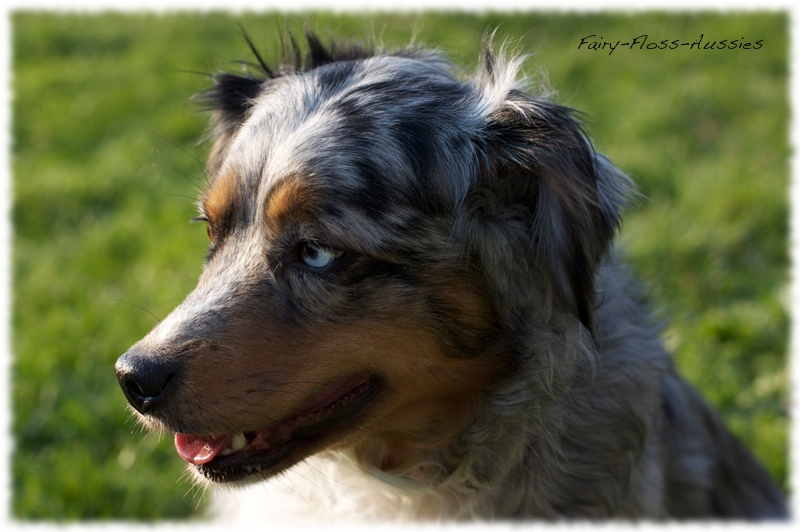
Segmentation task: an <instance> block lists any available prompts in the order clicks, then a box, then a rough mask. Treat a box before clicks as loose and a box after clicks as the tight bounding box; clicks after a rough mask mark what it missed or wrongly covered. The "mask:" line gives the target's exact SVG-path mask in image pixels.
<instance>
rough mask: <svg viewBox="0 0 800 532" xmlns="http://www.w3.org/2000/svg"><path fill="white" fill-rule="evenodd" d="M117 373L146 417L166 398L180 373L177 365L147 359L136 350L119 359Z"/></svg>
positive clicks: (131, 399)
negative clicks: (146, 414)
mask: <svg viewBox="0 0 800 532" xmlns="http://www.w3.org/2000/svg"><path fill="white" fill-rule="evenodd" d="M115 370H116V373H117V379H118V380H119V384H120V387H121V388H122V391H123V392H124V393H125V397H127V399H128V402H129V403H130V404H131V406H132V407H134V408H135V409H136V410H138V411H139V412H141V413H142V414H144V413H147V412H149V411H150V410H151V409H152V408H153V407H155V406H156V405H157V404H159V403H161V402H163V401H164V400H165V399H166V397H167V396H168V395H169V391H170V389H171V388H172V386H171V384H172V382H173V379H174V377H175V375H176V374H177V370H176V367H175V365H174V364H173V363H171V362H168V361H163V360H160V359H153V358H151V357H147V356H145V355H143V354H142V353H141V352H139V351H138V350H136V349H135V348H134V349H131V350H130V351H128V352H127V353H125V354H124V355H122V356H121V357H120V358H119V360H117V364H116V366H115Z"/></svg>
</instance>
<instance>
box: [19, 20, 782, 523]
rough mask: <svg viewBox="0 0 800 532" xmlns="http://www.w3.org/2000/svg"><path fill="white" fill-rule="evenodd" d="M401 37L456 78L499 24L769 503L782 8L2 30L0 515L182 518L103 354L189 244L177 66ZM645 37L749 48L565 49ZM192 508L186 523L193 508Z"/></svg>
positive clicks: (33, 24)
mask: <svg viewBox="0 0 800 532" xmlns="http://www.w3.org/2000/svg"><path fill="white" fill-rule="evenodd" d="M306 22H307V23H308V24H310V26H311V27H312V28H314V29H316V30H317V31H318V32H319V33H320V34H321V36H322V37H325V38H326V37H328V36H331V35H333V36H364V35H366V34H368V33H370V32H374V33H375V34H376V35H377V36H378V37H379V40H382V41H383V42H385V43H386V44H388V45H402V44H405V43H407V42H408V41H409V40H410V38H411V37H412V36H414V35H415V36H416V40H417V41H418V42H421V43H426V44H428V45H431V46H435V47H438V48H440V49H442V50H444V51H445V52H446V53H447V54H448V55H449V57H450V58H451V59H452V60H453V61H455V62H456V63H457V64H459V65H462V66H464V67H465V70H464V71H465V72H470V71H472V70H473V69H474V68H475V66H476V65H477V58H478V53H479V47H480V41H481V36H482V34H483V33H484V31H485V30H486V29H487V28H494V27H496V26H499V27H500V30H499V33H498V36H499V38H500V39H505V38H510V39H514V40H515V42H516V43H517V44H518V47H519V48H520V49H521V50H523V51H525V52H535V54H536V56H535V58H534V59H533V60H531V61H529V63H528V70H527V72H528V73H529V74H530V75H531V76H532V77H533V78H535V79H541V78H542V77H543V75H542V73H543V72H544V73H546V78H547V79H548V80H549V83H550V85H551V86H552V87H553V88H554V89H556V90H557V91H558V94H557V96H556V99H557V100H558V101H560V102H561V103H564V104H567V105H570V106H572V107H576V108H578V109H580V110H582V111H584V112H585V113H586V114H585V117H586V122H587V129H588V131H589V133H590V134H591V136H592V137H593V138H594V139H595V141H596V143H597V147H598V149H599V150H600V151H602V152H604V153H605V154H607V155H608V156H610V157H611V159H612V160H613V161H615V163H616V164H617V165H618V166H620V167H621V168H623V169H624V170H625V171H627V172H628V173H629V174H630V175H631V176H632V177H633V178H634V179H635V180H636V181H637V183H638V184H639V186H640V188H641V191H642V193H643V194H644V196H646V198H647V200H646V201H642V202H640V204H638V205H637V206H635V207H634V208H632V209H631V211H630V212H629V213H628V215H627V218H626V221H625V224H624V227H623V236H622V238H621V241H622V243H623V245H624V247H625V248H626V251H627V256H628V259H629V261H630V262H631V264H632V265H633V267H634V269H635V271H636V272H637V274H638V275H639V276H640V277H641V279H642V282H643V284H644V286H645V287H646V289H647V291H648V292H649V294H650V296H651V299H652V301H653V306H654V308H655V309H656V310H657V314H658V316H660V317H663V318H665V319H666V320H667V322H666V328H665V338H666V340H667V343H668V345H669V347H670V348H671V349H673V350H674V351H675V356H676V359H677V362H678V365H679V367H680V368H681V370H682V372H683V373H684V374H685V375H686V376H687V377H688V378H689V380H691V381H692V382H693V383H695V384H696V385H697V386H698V387H699V388H701V389H702V390H703V392H704V394H705V395H706V397H707V398H708V399H709V400H710V401H711V402H712V403H713V404H714V405H716V406H717V408H718V409H719V410H720V411H721V412H722V414H723V415H724V417H725V419H726V420H727V422H728V423H729V425H730V426H731V427H732V429H733V430H734V431H735V432H736V434H738V435H739V436H740V437H741V438H742V439H743V440H744V441H745V442H746V443H747V445H748V446H749V447H750V448H751V449H753V450H754V452H755V453H756V454H757V455H758V457H759V458H760V459H761V460H762V461H763V462H764V463H765V464H766V466H767V468H768V469H769V471H770V472H771V473H772V475H773V476H774V477H775V478H776V479H777V480H778V481H779V482H780V483H781V485H782V486H783V487H784V488H785V489H786V488H787V474H788V471H787V468H788V465H787V464H788V422H789V420H788V413H787V410H788V371H787V365H788V361H787V350H788V343H787V337H788V310H787V307H788V291H787V285H788V236H787V232H788V228H787V227H788V183H789V177H788V176H789V154H790V153H789V143H788V124H789V119H790V112H789V104H788V95H787V85H788V81H787V79H788V17H787V16H786V15H785V14H780V13H753V12H749V13H742V14H736V13H705V14H697V13H695V14H680V13H669V14H666V13H640V14H636V15H631V14H580V13H573V14H548V13H535V12H531V13H528V12H517V13H495V14H493V13H484V14H476V15H471V14H463V13H462V14H456V13H418V14H397V13H369V14H337V15H332V14H325V13H311V14H308V15H291V16H289V15H286V14H281V13H265V14H255V13H247V14H242V15H237V16H232V15H228V14H225V13H205V14H200V13H173V14H164V15H154V14H144V13H142V14H115V13H103V14H63V13H62V14H54V13H46V12H25V11H18V12H15V13H13V14H12V29H13V64H12V75H13V80H12V83H13V92H14V100H13V108H12V113H13V118H12V120H13V126H12V127H13V147H12V165H13V167H12V170H13V181H12V183H13V214H12V217H13V218H12V223H13V230H14V238H13V244H12V245H13V250H12V252H13V258H12V260H13V272H12V275H13V301H12V305H13V306H12V313H13V317H12V349H13V354H14V361H13V375H12V378H13V395H12V398H13V416H14V418H13V436H14V440H15V448H14V451H13V458H12V469H13V470H12V481H13V496H12V501H11V504H12V515H14V516H15V517H17V518H21V519H46V520H56V521H60V520H74V519H111V518H117V519H141V520H156V519H165V518H169V519H176V518H183V517H185V516H190V515H192V514H195V511H196V510H197V511H198V512H199V513H200V514H202V511H203V509H204V508H205V507H206V501H205V500H204V498H203V495H202V494H201V493H199V492H198V491H197V490H196V489H193V488H192V487H191V483H190V482H189V481H188V480H187V479H186V478H185V476H184V475H183V466H182V465H181V463H182V462H181V460H179V459H178V457H177V456H176V455H175V452H174V449H173V447H172V442H171V438H168V437H164V438H161V439H159V438H157V437H154V436H149V435H145V434H143V432H142V430H141V429H139V428H138V427H137V426H136V425H135V424H134V423H133V421H132V420H131V419H130V418H129V415H128V414H127V412H126V408H125V400H124V398H123V396H122V393H121V392H120V390H119V388H118V386H117V382H116V379H115V377H114V373H113V365H114V361H115V360H116V358H117V357H118V356H119V355H120V354H121V353H123V352H124V351H125V350H126V349H127V348H128V347H129V346H130V345H131V344H133V343H134V342H135V341H137V340H138V339H139V338H140V337H141V336H143V335H144V334H145V333H146V332H147V331H148V330H149V329H150V328H151V327H152V326H153V325H154V324H155V323H156V322H157V319H158V318H162V317H164V316H166V314H167V313H168V312H169V311H170V310H171V309H172V308H173V307H174V306H175V305H176V304H177V303H178V302H180V301H181V300H182V298H183V297H184V295H185V294H186V293H188V292H189V291H190V290H191V288H192V287H193V285H194V283H195V281H196V279H197V276H198V275H199V273H200V269H201V263H202V259H203V256H204V253H205V250H206V236H205V229H204V228H203V227H199V226H198V225H191V224H189V223H188V221H189V219H190V218H192V217H193V216H194V215H195V212H194V199H195V196H196V194H197V191H198V189H199V187H200V186H201V184H202V181H203V179H204V177H203V170H202V160H203V159H204V156H205V153H206V150H207V146H206V145H201V144H198V143H197V140H198V138H200V137H201V135H202V134H203V132H204V127H205V117H204V116H203V114H202V113H200V112H199V110H198V109H197V108H196V107H193V106H192V105H191V104H187V101H188V100H189V98H190V96H191V95H192V94H194V93H196V92H197V91H199V90H201V89H203V88H205V87H206V86H207V84H208V81H207V79H206V78H205V77H204V76H203V75H198V72H199V73H210V72H213V71H217V70H219V69H229V68H233V64H231V63H230V62H229V61H230V60H240V59H247V60H250V59H251V57H250V55H249V53H248V50H247V49H246V46H245V44H244V42H243V40H242V38H241V36H240V32H239V29H238V27H237V24H239V23H241V24H242V25H243V26H244V27H245V28H246V29H247V30H248V31H249V33H250V34H251V35H252V37H253V38H254V40H255V41H256V43H257V44H258V45H259V46H260V47H262V49H263V50H264V56H265V57H266V58H273V57H277V49H278V48H277V45H278V42H279V34H280V32H281V31H282V29H284V28H285V27H287V26H288V27H290V28H292V29H293V31H295V32H296V33H298V34H299V33H302V28H303V25H304V23H306ZM592 34H594V35H596V36H597V37H596V38H595V39H596V40H599V39H600V37H602V39H603V40H604V41H609V42H614V41H617V40H621V41H623V42H625V41H627V40H629V39H632V38H634V37H637V36H640V35H645V34H646V35H648V36H649V41H648V42H658V41H661V40H663V39H669V40H673V39H680V40H681V41H682V42H693V41H696V40H697V39H698V38H699V37H700V35H703V36H704V41H703V42H704V43H707V42H713V41H718V40H721V39H728V40H729V41H730V40H732V39H740V40H742V41H750V42H753V41H756V40H759V39H763V44H762V47H761V48H760V49H758V50H752V49H751V50H746V49H737V50H698V49H693V50H689V49H686V48H685V47H684V48H680V49H677V50H647V49H645V50H638V49H637V50H630V49H622V48H617V49H616V50H615V51H614V53H613V54H611V55H609V54H608V51H607V50H606V51H591V50H587V49H586V48H585V47H584V48H582V49H581V50H578V44H579V42H580V39H581V38H582V37H587V36H589V35H592ZM195 515H196V514H195Z"/></svg>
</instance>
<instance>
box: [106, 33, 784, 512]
mask: <svg viewBox="0 0 800 532" xmlns="http://www.w3.org/2000/svg"><path fill="white" fill-rule="evenodd" d="M307 40H308V47H307V48H308V50H309V51H308V52H307V53H306V54H305V55H304V54H302V53H300V52H299V51H298V50H299V47H298V46H296V45H294V44H293V42H292V43H290V44H289V45H287V48H286V50H287V57H288V58H289V61H287V62H285V63H284V64H283V65H282V66H279V67H277V68H270V67H268V66H267V64H266V62H265V61H263V59H262V58H261V56H260V55H258V53H257V52H255V50H254V52H255V53H256V58H257V60H258V62H257V64H256V65H255V67H253V69H252V70H251V72H248V73H240V74H230V73H225V74H220V75H218V76H215V78H214V80H215V83H214V86H213V88H211V89H210V90H209V91H207V92H206V93H204V94H203V95H202V96H201V98H202V100H203V101H204V102H205V104H206V105H207V106H208V107H209V108H210V109H211V110H212V111H213V116H214V119H213V122H212V128H211V136H212V137H213V147H212V149H211V156H210V160H209V164H208V168H209V174H210V176H209V183H208V189H207V190H206V192H205V193H204V195H203V197H202V198H201V201H200V209H201V217H202V219H204V220H207V221H208V223H209V233H210V236H211V237H212V239H213V244H212V248H211V249H210V251H209V254H208V258H207V261H206V264H205V267H204V271H203V274H202V276H201V277H200V280H199V282H198V285H197V288H196V289H195V290H194V291H193V292H192V293H191V294H190V295H189V296H188V297H187V298H186V300H185V301H184V302H183V303H182V304H181V305H180V306H179V307H178V308H177V309H176V310H175V311H174V312H173V313H172V314H170V315H169V316H168V317H167V318H166V319H165V320H164V321H163V322H162V323H160V324H159V325H158V326H157V327H156V328H155V329H154V330H153V331H152V332H151V333H150V334H149V335H148V336H147V337H146V338H144V339H143V340H142V341H141V342H139V343H138V344H137V345H136V346H134V347H133V348H131V351H129V352H128V353H127V354H126V355H124V360H123V359H121V362H120V363H119V364H118V371H119V372H120V380H121V382H123V381H125V380H126V379H135V378H137V376H136V375H135V373H136V372H137V371H144V372H149V373H147V374H148V376H149V377H148V378H150V377H152V376H153V375H156V376H157V375H159V372H163V371H169V372H170V376H172V377H174V378H172V379H171V381H170V383H169V390H167V389H166V385H165V390H164V391H163V392H164V393H163V394H161V395H164V396H166V395H167V392H169V395H168V397H161V399H162V400H161V402H160V403H159V405H158V407H157V408H155V407H154V408H153V409H152V410H151V411H148V412H146V413H145V414H144V415H142V416H140V417H141V418H142V420H143V422H145V423H147V424H149V425H150V426H152V427H154V428H156V429H160V430H164V431H180V432H192V433H199V434H222V433H229V432H230V433H232V432H237V431H253V430H257V429H259V428H261V427H264V426H267V425H269V424H270V423H273V422H275V421H276V420H279V419H284V418H286V417H287V416H290V415H291V414H292V412H294V411H296V410H297V409H298V408H301V406H302V405H303V404H304V403H305V402H307V401H308V400H309V398H310V397H314V396H315V394H318V393H319V391H320V390H321V389H322V387H323V386H324V385H325V384H330V383H332V382H337V381H340V380H342V379H344V378H346V377H347V376H349V375H371V376H373V377H375V378H376V379H378V380H379V381H380V383H381V388H380V390H379V392H378V393H377V395H376V396H375V398H374V399H373V400H372V401H370V402H369V403H368V404H366V406H365V407H364V408H363V410H361V411H360V412H359V413H358V414H357V416H355V417H354V418H353V419H352V420H351V421H349V422H347V423H343V424H342V426H341V427H338V428H337V429H336V430H332V431H330V432H329V433H327V434H326V436H325V437H324V438H321V439H319V440H318V441H316V443H315V446H314V447H313V448H303V449H298V450H296V452H294V454H290V456H289V458H287V459H286V460H284V461H283V462H282V463H281V465H280V467H278V468H276V469H275V470H271V471H270V473H269V474H268V475H266V476H267V477H269V478H261V476H263V475H261V476H256V477H254V478H255V480H264V481H265V482H261V483H258V484H251V485H250V486H248V488H247V493H245V494H244V495H242V494H240V493H239V492H237V491H236V490H232V491H224V492H223V493H220V494H219V495H218V498H217V499H216V501H217V502H216V509H217V511H218V512H219V514H220V515H222V516H224V517H225V518H226V519H233V518H236V517H238V518H240V519H251V518H252V519H255V520H257V521H258V522H262V523H265V526H266V524H268V523H270V522H273V521H287V520H295V519H301V520H302V519H305V520H312V521H323V522H329V521H330V520H332V519H335V518H342V519H372V518H388V519H398V520H407V519H417V518H423V519H468V518H480V519H506V518H545V519H558V518H590V519H597V518H611V517H626V518H657V519H661V518H690V517H746V518H759V517H782V516H785V515H786V509H785V505H784V502H783V498H782V495H781V494H780V492H779V491H778V490H777V489H776V488H775V487H774V486H773V485H772V484H771V482H770V480H769V478H768V477H767V475H766V473H764V471H763V470H762V469H761V467H760V466H759V465H758V464H757V463H756V461H755V460H754V459H753V458H752V457H751V456H750V455H749V453H748V452H747V451H746V450H745V449H744V448H743V447H742V446H741V445H740V444H739V443H738V442H737V441H736V440H735V439H734V438H733V437H732V436H731V435H730V434H729V433H728V431H727V430H726V429H725V428H724V427H723V425H722V424H721V422H720V421H719V419H718V417H717V416H716V415H715V414H714V413H713V412H712V410H711V409H710V408H709V407H708V406H706V404H705V403H704V402H703V401H702V400H701V399H700V398H699V397H698V395H696V394H695V392H693V391H692V390H691V389H690V388H689V386H688V385H687V384H686V383H685V382H684V381H683V380H681V379H680V378H679V377H678V376H677V375H676V373H675V371H674V369H673V366H672V362H671V359H670V357H669V355H668V354H667V353H666V351H665V350H664V348H663V346H662V343H661V341H660V340H659V338H658V331H657V330H655V329H654V327H653V326H652V325H651V323H650V320H649V319H648V312H647V310H646V309H645V307H644V306H643V304H642V302H641V298H640V297H639V295H638V294H637V293H636V290H635V289H634V287H633V283H632V282H631V280H630V276H629V274H628V272H627V271H626V269H625V268H624V267H623V266H621V265H620V263H619V259H618V258H617V257H616V255H615V254H614V253H613V252H612V251H610V249H611V241H612V238H613V235H614V233H615V232H616V230H617V228H618V225H619V223H620V216H621V209H622V208H623V206H624V204H625V202H626V198H627V197H628V196H629V195H631V194H633V185H632V184H631V182H630V181H629V179H628V178H627V177H626V176H625V175H624V174H622V173H621V172H620V171H618V170H617V169H616V168H615V167H614V166H613V165H612V164H611V163H610V162H609V161H608V160H606V159H605V158H604V157H602V156H601V155H598V154H596V153H595V152H594V150H593V148H592V145H591V143H590V141H589V140H588V139H587V137H586V136H585V134H584V132H583V130H582V128H581V126H580V124H579V123H578V122H577V121H576V119H575V117H574V113H573V112H572V111H571V110H570V109H567V108H565V107H562V106H559V105H557V104H555V103H553V102H551V101H549V100H548V99H547V98H546V97H544V96H537V95H535V94H533V95H532V94H530V93H529V92H526V88H525V86H524V83H521V82H520V81H518V80H519V76H518V71H519V69H520V67H521V65H522V62H523V61H522V59H521V58H518V57H514V56H512V55H511V54H507V53H505V52H503V51H500V52H499V53H495V52H493V51H492V49H493V46H492V44H491V42H487V43H486V44H485V45H484V52H483V57H482V63H481V66H480V69H479V72H478V73H477V75H476V76H475V77H474V78H472V79H467V80H461V79H458V78H457V77H455V76H454V75H453V73H452V68H451V66H450V65H449V64H448V63H447V62H446V61H445V60H444V58H443V57H442V56H441V55H440V54H438V53H436V52H432V51H429V50H425V49H420V48H413V47H412V48H407V49H404V50H401V51H398V52H384V51H380V50H379V51H375V50H372V49H371V48H370V47H368V46H360V45H350V44H348V45H336V44H334V45H331V46H330V47H326V46H323V45H322V44H321V43H320V41H319V40H318V39H317V38H316V37H314V36H313V35H310V36H308V39H307ZM305 242H314V243H316V244H324V245H325V246H329V247H330V248H331V249H334V250H337V251H338V252H341V253H340V254H341V258H339V259H337V260H336V261H335V263H334V264H332V265H331V267H330V269H327V270H325V271H315V270H313V269H310V268H309V267H308V266H307V265H304V264H303V263H302V261H301V260H299V259H298V249H299V247H302V246H303V245H304V244H303V243H305ZM141 368H145V369H143V370H142V369H141ZM153 368H155V369H153ZM162 368H167V369H163V370H162ZM251 480H252V479H251Z"/></svg>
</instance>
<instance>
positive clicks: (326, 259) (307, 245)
mask: <svg viewBox="0 0 800 532" xmlns="http://www.w3.org/2000/svg"><path fill="white" fill-rule="evenodd" d="M343 254H344V252H342V251H340V250H338V249H333V248H332V247H330V246H326V245H324V244H317V243H316V242H304V243H303V245H302V246H301V248H300V258H301V259H303V262H304V263H305V264H306V266H308V267H309V268H311V269H312V270H316V271H320V270H324V269H325V268H327V267H328V266H330V265H331V264H333V262H334V261H335V260H336V259H338V258H339V257H341V256H342V255H343Z"/></svg>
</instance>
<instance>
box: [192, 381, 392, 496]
mask: <svg viewBox="0 0 800 532" xmlns="http://www.w3.org/2000/svg"><path fill="white" fill-rule="evenodd" d="M380 387H381V386H380V381H379V380H378V379H377V378H372V379H370V381H369V388H367V389H366V390H365V391H364V392H362V393H361V395H360V396H359V397H358V399H356V400H355V401H354V402H353V403H350V404H348V405H347V406H344V407H342V408H341V409H339V410H336V411H335V412H334V413H332V414H331V415H330V416H329V417H326V418H325V419H323V420H321V421H319V422H318V423H315V424H313V425H309V426H307V427H302V428H300V429H299V430H297V431H296V432H295V433H293V434H292V436H291V438H290V439H289V441H287V442H286V443H284V444H283V445H282V446H280V447H278V448H277V449H274V450H270V451H266V452H263V453H256V454H252V455H249V456H248V455H244V456H239V455H236V454H232V455H228V456H218V457H216V458H214V459H213V460H211V461H210V462H206V463H205V464H200V465H195V466H194V468H195V469H196V470H197V471H198V472H199V473H200V474H202V475H203V476H204V477H205V478H206V479H208V480H210V481H212V482H217V483H228V482H237V481H241V480H244V479H246V478H247V477H250V476H252V475H256V474H262V475H264V476H271V475H274V474H276V473H279V472H280V471H282V470H284V469H287V468H288V467H290V466H292V465H294V464H295V463H297V462H299V461H301V460H303V459H304V458H306V457H308V456H310V455H311V454H313V453H314V452H317V451H319V450H321V447H322V446H321V445H320V443H321V442H320V440H322V439H324V438H326V437H327V436H330V434H331V433H334V432H335V431H336V430H338V429H339V428H341V426H342V424H343V423H344V422H346V421H351V420H352V418H353V417H354V416H356V415H357V414H359V413H360V412H361V411H362V410H363V409H364V407H366V406H367V404H368V403H369V402H370V401H372V399H373V398H374V397H375V395H377V393H378V391H379V390H380Z"/></svg>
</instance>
